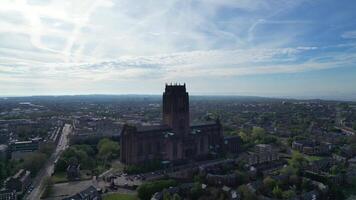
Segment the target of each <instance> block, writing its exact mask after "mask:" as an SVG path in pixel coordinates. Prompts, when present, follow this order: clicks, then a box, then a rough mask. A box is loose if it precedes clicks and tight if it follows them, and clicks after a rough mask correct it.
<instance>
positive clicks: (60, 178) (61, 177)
mask: <svg viewBox="0 0 356 200" xmlns="http://www.w3.org/2000/svg"><path fill="white" fill-rule="evenodd" d="M52 181H53V182H54V183H63V182H67V181H68V179H67V174H66V173H65V172H57V173H55V174H53V176H52Z"/></svg>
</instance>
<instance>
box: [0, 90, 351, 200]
mask: <svg viewBox="0 0 356 200" xmlns="http://www.w3.org/2000/svg"><path fill="white" fill-rule="evenodd" d="M0 105H1V112H0V117H1V120H0V127H1V129H0V130H1V143H2V144H1V159H2V161H3V162H1V165H0V167H1V180H2V182H4V185H3V187H4V188H3V189H2V190H1V198H2V199H93V200H94V199H157V200H158V199H345V198H346V197H347V195H352V194H354V192H355V180H356V157H355V156H356V134H355V129H356V123H355V120H356V103H355V102H340V101H326V100H317V99H316V100H294V99H277V98H262V97H209V96H192V97H190V96H189V93H188V91H186V85H185V84H166V86H165V91H164V93H163V101H162V98H161V97H160V96H158V95H157V96H155V95H151V96H145V95H142V96H135V95H124V96H120V95H119V96H114V95H112V96H101V95H91V96H62V97H10V98H2V99H1V100H0Z"/></svg>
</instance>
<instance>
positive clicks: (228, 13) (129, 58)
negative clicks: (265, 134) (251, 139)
mask: <svg viewBox="0 0 356 200" xmlns="http://www.w3.org/2000/svg"><path fill="white" fill-rule="evenodd" d="M302 2H303V0H288V1H284V2H283V3H281V2H280V1H279V0H254V1H251V0H239V1H235V0H219V1H215V0H199V1H181V0H157V1H134V0H120V1H119V0H80V1H70V0H64V1H61V0H41V1H39V0H31V1H29V0H27V1H26V0H2V1H1V2H0V79H1V80H2V81H7V83H14V82H26V81H27V83H29V82H32V81H40V80H41V81H42V82H41V83H42V84H46V83H51V84H49V85H50V86H53V85H55V84H58V82H56V81H64V80H70V82H75V81H79V80H80V81H83V82H86V83H88V84H89V83H93V82H95V83H98V82H110V81H115V80H119V81H120V80H125V81H127V80H139V79H142V78H143V79H145V80H148V79H155V80H162V81H166V80H170V79H180V78H182V79H183V78H184V77H201V76H207V77H209V78H214V77H225V76H230V77H232V76H242V75H253V74H270V73H297V72H303V71H308V70H320V69H325V68H331V67H340V66H342V65H343V64H350V63H352V62H355V58H354V57H352V55H353V51H352V50H350V51H348V52H346V51H345V52H341V53H337V52H334V48H337V47H335V45H334V47H324V46H319V45H318V46H316V45H315V44H313V43H305V44H304V43H303V42H295V41H299V39H300V36H301V35H303V34H305V33H306V32H308V30H309V29H308V28H310V27H314V26H316V24H315V23H316V22H315V21H313V20H307V19H294V18H292V19H289V18H284V17H283V16H284V14H285V13H288V12H289V11H293V9H295V8H297V7H298V6H299V5H300V4H301V3H302ZM280 16H282V17H280ZM354 35H355V31H349V32H345V33H344V34H343V35H342V37H343V38H355V37H354ZM343 48H348V49H352V46H348V47H343ZM325 49H327V50H328V52H327V53H324V52H323V51H324V50H325ZM307 53H311V54H313V55H314V56H313V57H311V56H309V57H308V56H305V54H307ZM339 58H344V59H343V60H340V59H339ZM54 82H55V83H54ZM73 85H75V84H73ZM84 85H85V84H84ZM66 87H67V86H66ZM83 87H84V86H83ZM0 88H1V87H0Z"/></svg>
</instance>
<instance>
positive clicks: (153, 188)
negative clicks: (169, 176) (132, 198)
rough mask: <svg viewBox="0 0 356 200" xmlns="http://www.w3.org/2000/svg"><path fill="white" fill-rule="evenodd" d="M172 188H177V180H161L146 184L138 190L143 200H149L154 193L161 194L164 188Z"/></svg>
mask: <svg viewBox="0 0 356 200" xmlns="http://www.w3.org/2000/svg"><path fill="white" fill-rule="evenodd" d="M172 186H177V182H176V181H175V180H159V181H152V182H149V183H144V184H142V185H141V186H140V187H139V188H138V189H137V193H138V197H139V198H140V199H141V200H149V199H151V197H152V195H153V194H154V193H156V192H160V191H162V190H163V189H164V188H169V187H172Z"/></svg>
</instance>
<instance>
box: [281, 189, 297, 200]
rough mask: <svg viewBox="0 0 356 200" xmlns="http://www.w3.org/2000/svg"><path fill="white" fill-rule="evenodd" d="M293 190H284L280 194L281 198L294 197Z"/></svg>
mask: <svg viewBox="0 0 356 200" xmlns="http://www.w3.org/2000/svg"><path fill="white" fill-rule="evenodd" d="M295 195H296V194H295V192H294V191H293V190H287V191H284V192H283V194H282V197H283V199H292V198H294V197H295Z"/></svg>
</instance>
